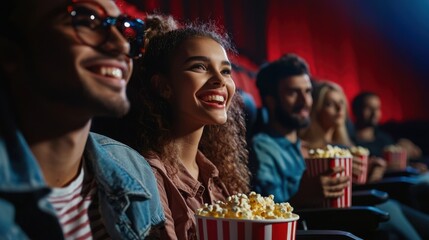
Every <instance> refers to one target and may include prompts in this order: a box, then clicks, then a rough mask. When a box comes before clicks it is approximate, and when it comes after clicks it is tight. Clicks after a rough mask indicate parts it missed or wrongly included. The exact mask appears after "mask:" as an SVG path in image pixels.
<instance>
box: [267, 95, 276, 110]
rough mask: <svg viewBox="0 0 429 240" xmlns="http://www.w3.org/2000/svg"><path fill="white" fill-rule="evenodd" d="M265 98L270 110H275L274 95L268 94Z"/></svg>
mask: <svg viewBox="0 0 429 240" xmlns="http://www.w3.org/2000/svg"><path fill="white" fill-rule="evenodd" d="M264 100H265V105H266V107H267V109H268V110H269V112H274V109H275V108H276V99H274V97H273V96H270V95H268V96H265V98H264Z"/></svg>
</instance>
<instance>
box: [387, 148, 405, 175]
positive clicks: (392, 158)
mask: <svg viewBox="0 0 429 240" xmlns="http://www.w3.org/2000/svg"><path fill="white" fill-rule="evenodd" d="M383 158H384V159H386V162H387V168H388V169H390V170H405V169H406V168H407V151H406V150H405V149H399V148H396V149H395V150H389V149H385V150H384V151H383Z"/></svg>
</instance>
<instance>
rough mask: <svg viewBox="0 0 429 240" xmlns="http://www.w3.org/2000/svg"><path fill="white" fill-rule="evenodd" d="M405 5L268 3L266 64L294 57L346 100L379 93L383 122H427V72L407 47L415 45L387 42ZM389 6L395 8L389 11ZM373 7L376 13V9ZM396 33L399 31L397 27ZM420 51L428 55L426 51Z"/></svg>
mask: <svg viewBox="0 0 429 240" xmlns="http://www.w3.org/2000/svg"><path fill="white" fill-rule="evenodd" d="M363 2H364V3H363ZM409 2H410V1H402V3H400V4H399V2H396V3H395V2H394V1H392V2H390V1H384V5H383V4H381V2H380V1H378V2H377V1H376V3H375V4H374V2H373V3H371V1H359V2H358V1H331V0H318V1H311V0H300V1H290V0H289V1H285V0H271V1H270V2H269V6H268V13H269V14H268V18H267V33H266V37H267V43H268V44H267V58H268V59H269V60H274V59H276V58H278V57H279V56H281V55H282V54H284V53H287V52H294V53H297V54H298V55H300V56H302V57H303V58H304V59H306V60H307V61H308V63H309V65H310V68H311V72H312V74H313V75H314V76H316V77H317V78H320V79H325V80H331V81H334V82H337V83H339V84H340V85H341V86H342V87H343V88H344V90H345V93H346V95H347V97H348V98H349V100H351V99H352V98H353V97H354V96H355V95H356V94H358V93H359V92H360V91H362V90H366V91H368V90H369V91H373V92H376V93H378V94H379V95H380V97H381V100H382V110H383V118H382V120H383V121H384V120H390V119H393V120H409V119H426V120H427V119H429V111H426V106H427V103H428V102H429V101H428V100H427V99H425V98H424V95H425V94H427V90H428V88H427V82H425V80H426V81H427V80H428V79H427V77H428V75H427V72H426V71H425V70H423V69H425V68H419V66H418V64H417V65H416V64H413V63H412V61H413V60H414V61H417V60H419V59H418V58H416V57H414V58H413V56H412V54H414V53H415V52H414V51H416V50H414V49H412V46H407V44H408V45H410V44H411V45H412V43H413V41H406V40H405V41H402V42H399V43H398V42H397V43H394V42H395V39H391V38H390V36H392V35H394V34H392V29H393V28H394V27H395V26H392V24H395V22H393V21H395V17H401V16H400V15H396V14H395V12H393V13H392V11H394V10H397V9H398V8H401V7H402V6H403V5H406V4H409ZM390 3H391V4H397V5H393V6H392V5H390V6H389V4H390ZM365 4H366V5H365ZM386 5H387V6H386ZM414 5H416V4H414ZM377 7H379V9H374V8H377ZM404 7H405V8H407V6H404ZM414 7H418V6H414ZM408 8H409V9H412V8H411V7H409V6H408ZM428 10H429V8H428ZM377 14H378V15H377ZM404 15H405V16H403V17H408V18H413V17H415V16H413V15H408V16H406V13H404ZM428 20H429V19H428ZM392 22H393V23H392ZM383 28H386V29H383ZM389 28H391V29H389ZM398 28H399V30H401V26H398ZM402 28H403V27H402ZM417 28H418V26H414V29H408V30H407V31H404V32H403V34H408V33H409V32H410V31H416V30H417V31H418V29H417ZM393 30H394V29H393ZM393 32H394V31H393ZM398 37H401V36H398ZM419 37H422V36H419ZM392 42H393V43H392ZM414 42H416V40H415V39H414ZM423 44H426V43H423ZM426 45H427V44H426ZM398 47H401V48H404V49H397V48H398ZM420 50H422V51H423V52H424V51H426V50H427V46H426V47H423V48H422V49H420ZM417 52H418V51H417ZM428 56H429V55H428ZM422 59H423V58H422ZM426 61H427V60H426ZM420 64H421V63H420Z"/></svg>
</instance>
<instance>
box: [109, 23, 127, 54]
mask: <svg viewBox="0 0 429 240" xmlns="http://www.w3.org/2000/svg"><path fill="white" fill-rule="evenodd" d="M102 48H103V50H104V51H105V52H106V53H107V54H109V55H114V56H116V55H128V54H129V52H130V49H131V46H130V43H129V42H128V41H127V39H125V37H124V36H123V35H122V33H121V32H120V31H119V30H118V28H117V27H115V26H111V27H110V34H109V38H108V39H107V42H106V43H105V44H104V45H103V46H102Z"/></svg>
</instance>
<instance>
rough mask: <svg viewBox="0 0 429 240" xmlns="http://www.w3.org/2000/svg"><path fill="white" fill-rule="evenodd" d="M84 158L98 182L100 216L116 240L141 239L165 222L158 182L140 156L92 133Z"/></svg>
mask: <svg viewBox="0 0 429 240" xmlns="http://www.w3.org/2000/svg"><path fill="white" fill-rule="evenodd" d="M84 157H85V161H86V165H87V167H88V168H89V170H90V171H91V172H92V174H93V175H94V177H95V180H96V182H97V188H98V197H99V201H100V213H101V215H102V217H103V219H104V221H105V226H106V230H107V232H108V233H109V235H110V236H111V237H112V238H113V239H142V238H144V237H145V236H147V234H148V233H149V230H150V229H151V226H154V225H157V224H160V223H162V222H163V221H165V217H164V214H163V211H162V207H161V204H160V202H159V195H158V193H157V185H156V180H155V178H154V177H153V175H150V174H152V170H151V168H150V167H149V165H148V164H147V162H146V161H145V159H144V158H143V157H142V156H141V155H140V154H139V153H137V152H135V151H133V150H131V149H130V148H129V147H128V146H125V145H123V144H121V143H119V142H116V141H114V140H112V139H110V138H107V137H104V136H101V135H98V134H94V133H90V135H89V137H88V141H87V145H86V148H85V153H84ZM130 159H133V160H134V161H129V160H130ZM139 161H140V162H139ZM136 162H137V165H133V164H135V163H136ZM132 172H133V173H134V174H137V175H138V176H137V175H136V176H133V174H132ZM137 172H138V173H137ZM145 178H148V179H145ZM152 178H153V179H152ZM147 180H149V181H147ZM151 180H153V181H151ZM149 182H150V184H151V185H150V186H149V185H147V184H148V183H149ZM151 187H152V188H151Z"/></svg>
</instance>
